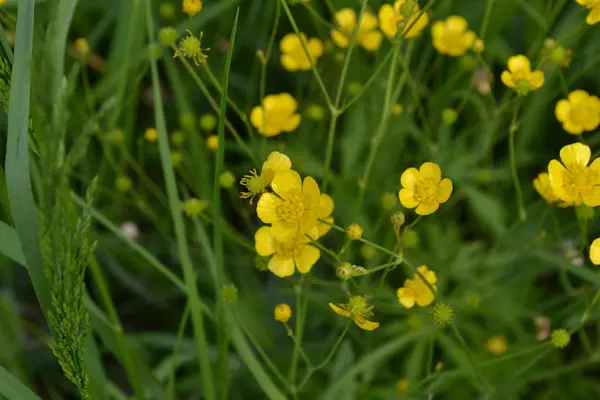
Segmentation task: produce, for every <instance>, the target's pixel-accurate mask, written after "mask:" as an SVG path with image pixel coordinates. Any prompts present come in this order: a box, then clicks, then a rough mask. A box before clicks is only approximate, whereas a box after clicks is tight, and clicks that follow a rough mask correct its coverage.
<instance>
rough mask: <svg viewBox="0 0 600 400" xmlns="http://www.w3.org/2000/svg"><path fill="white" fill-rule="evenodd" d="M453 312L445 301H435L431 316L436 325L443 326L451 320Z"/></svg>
mask: <svg viewBox="0 0 600 400" xmlns="http://www.w3.org/2000/svg"><path fill="white" fill-rule="evenodd" d="M453 315H454V313H453V311H452V308H450V306H449V305H447V304H445V303H439V302H438V303H436V304H435V305H434V306H433V308H432V309H431V317H432V318H433V322H435V324H436V325H437V326H440V327H444V326H447V325H449V324H450V323H451V322H452V317H453Z"/></svg>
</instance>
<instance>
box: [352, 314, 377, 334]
mask: <svg viewBox="0 0 600 400" xmlns="http://www.w3.org/2000/svg"><path fill="white" fill-rule="evenodd" d="M354 323H355V324H356V325H357V326H358V327H359V328H360V329H364V330H365V331H373V330H375V329H377V328H379V322H373V321H368V320H366V319H364V318H359V317H357V318H354Z"/></svg>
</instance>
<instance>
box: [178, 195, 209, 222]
mask: <svg viewBox="0 0 600 400" xmlns="http://www.w3.org/2000/svg"><path fill="white" fill-rule="evenodd" d="M181 207H182V208H183V212H184V213H185V215H187V216H188V217H197V216H199V215H200V214H201V213H202V211H204V210H206V209H207V208H208V202H207V201H206V200H200V199H197V198H192V199H187V200H186V201H184V202H183V204H182V205H181Z"/></svg>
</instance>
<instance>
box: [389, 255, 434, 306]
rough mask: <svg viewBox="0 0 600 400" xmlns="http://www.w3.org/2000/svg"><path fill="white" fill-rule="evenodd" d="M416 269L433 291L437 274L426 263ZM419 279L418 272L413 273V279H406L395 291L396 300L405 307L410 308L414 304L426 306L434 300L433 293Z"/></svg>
mask: <svg viewBox="0 0 600 400" xmlns="http://www.w3.org/2000/svg"><path fill="white" fill-rule="evenodd" d="M417 270H418V271H419V272H420V273H421V275H423V277H425V279H427V282H429V284H430V285H431V288H433V290H434V291H437V286H435V283H436V282H437V276H436V274H435V272H433V271H430V270H429V268H427V266H426V265H421V266H420V267H419V268H417ZM431 288H430V287H429V286H428V285H427V284H426V283H425V281H423V279H421V277H420V276H419V275H418V274H415V275H414V277H413V279H407V280H406V281H405V282H404V286H403V287H401V288H399V289H398V290H397V291H396V295H397V296H398V301H399V302H400V304H402V305H403V306H404V307H406V308H412V307H413V306H414V305H415V304H416V305H418V306H419V307H427V306H428V305H430V304H431V303H432V302H433V300H435V293H433V292H432V291H431Z"/></svg>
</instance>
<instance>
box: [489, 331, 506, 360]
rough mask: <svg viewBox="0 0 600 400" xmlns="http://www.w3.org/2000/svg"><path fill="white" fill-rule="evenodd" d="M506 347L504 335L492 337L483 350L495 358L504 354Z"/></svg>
mask: <svg viewBox="0 0 600 400" xmlns="http://www.w3.org/2000/svg"><path fill="white" fill-rule="evenodd" d="M507 347H508V346H507V345H506V338H505V337H504V335H496V336H492V337H491V338H489V339H488V341H487V342H486V344H485V349H486V350H487V352H488V353H491V354H493V355H495V356H501V355H502V354H504V353H506V349H507Z"/></svg>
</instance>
